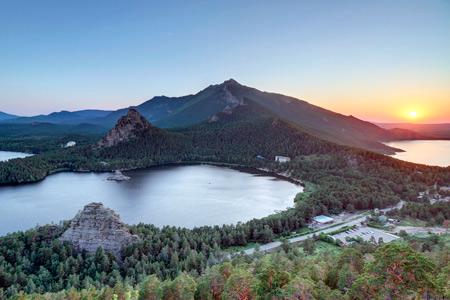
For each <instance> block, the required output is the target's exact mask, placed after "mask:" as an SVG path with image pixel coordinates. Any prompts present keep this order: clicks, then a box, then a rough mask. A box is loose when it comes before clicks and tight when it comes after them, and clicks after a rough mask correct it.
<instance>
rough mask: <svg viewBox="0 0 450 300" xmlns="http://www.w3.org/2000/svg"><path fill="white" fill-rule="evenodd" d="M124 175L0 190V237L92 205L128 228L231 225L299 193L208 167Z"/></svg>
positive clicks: (272, 181) (57, 179) (280, 183)
mask: <svg viewBox="0 0 450 300" xmlns="http://www.w3.org/2000/svg"><path fill="white" fill-rule="evenodd" d="M125 173H126V175H128V176H130V177H131V178H132V179H131V180H130V181H123V182H115V181H108V180H106V178H107V177H108V176H109V175H110V174H105V173H102V174H93V173H59V174H55V175H52V176H49V177H47V178H46V179H45V180H44V181H42V182H39V183H35V184H30V185H21V186H12V187H0V214H1V216H2V217H1V218H0V235H3V234H5V233H8V232H13V231H17V230H24V229H28V228H32V227H34V226H35V225H37V224H41V225H42V224H47V223H51V222H54V223H58V222H59V221H60V220H68V219H71V218H72V217H73V216H74V215H75V214H76V213H77V212H78V211H79V210H80V209H81V208H82V207H83V206H84V205H86V204H88V203H90V202H94V201H95V202H103V204H104V205H105V206H107V207H110V208H112V209H114V210H115V211H116V212H117V213H119V214H120V216H121V218H122V219H123V220H124V221H125V222H126V223H129V224H136V223H139V222H143V223H151V224H155V225H157V226H163V225H175V226H183V227H189V228H192V227H194V226H201V225H216V224H217V225H221V224H231V223H237V222H240V221H247V220H250V219H252V218H260V217H263V216H267V215H269V214H271V213H273V212H275V211H276V210H283V209H285V208H287V207H290V206H293V200H294V197H295V195H296V194H297V193H298V192H300V191H302V187H300V186H298V185H295V184H293V183H290V182H287V181H284V180H279V179H276V178H274V177H270V176H261V175H254V174H250V173H245V172H240V171H237V170H233V169H229V168H222V167H215V166H208V165H196V166H176V167H164V168H155V169H148V170H137V171H130V172H125Z"/></svg>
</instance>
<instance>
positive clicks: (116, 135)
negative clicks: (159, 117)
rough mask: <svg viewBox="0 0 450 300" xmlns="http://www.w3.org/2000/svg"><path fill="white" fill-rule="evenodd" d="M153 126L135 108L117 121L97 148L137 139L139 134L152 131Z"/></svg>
mask: <svg viewBox="0 0 450 300" xmlns="http://www.w3.org/2000/svg"><path fill="white" fill-rule="evenodd" d="M151 128H153V126H152V125H151V124H150V123H149V122H148V121H147V120H146V119H145V118H144V117H143V116H141V114H140V113H139V112H138V111H137V110H136V109H134V108H130V109H129V110H128V113H127V115H126V116H123V117H122V118H120V119H119V121H117V124H116V126H114V128H113V129H111V130H110V131H109V132H108V133H107V134H106V136H105V137H104V138H103V139H101V140H100V141H99V142H98V143H97V146H99V147H111V146H115V145H117V144H119V143H122V142H126V141H129V140H130V139H132V138H135V137H137V136H138V135H139V133H141V132H144V131H147V130H150V129H151Z"/></svg>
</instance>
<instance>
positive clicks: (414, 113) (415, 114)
mask: <svg viewBox="0 0 450 300" xmlns="http://www.w3.org/2000/svg"><path fill="white" fill-rule="evenodd" d="M408 116H409V117H410V118H411V119H415V118H417V111H410V112H409V113H408Z"/></svg>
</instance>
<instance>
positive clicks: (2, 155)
mask: <svg viewBox="0 0 450 300" xmlns="http://www.w3.org/2000/svg"><path fill="white" fill-rule="evenodd" d="M28 156H32V154H28V153H22V152H10V151H0V161H7V160H10V159H14V158H24V157H28Z"/></svg>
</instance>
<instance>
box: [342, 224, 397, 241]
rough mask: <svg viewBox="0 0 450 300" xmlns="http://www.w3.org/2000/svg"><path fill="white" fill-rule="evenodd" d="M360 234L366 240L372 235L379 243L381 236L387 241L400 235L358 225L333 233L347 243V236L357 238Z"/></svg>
mask: <svg viewBox="0 0 450 300" xmlns="http://www.w3.org/2000/svg"><path fill="white" fill-rule="evenodd" d="M358 236H359V237H361V238H362V239H363V240H365V241H370V240H371V237H372V236H373V237H374V239H375V242H376V243H378V241H379V239H380V238H382V239H383V242H385V243H388V242H391V241H394V240H396V239H399V237H398V236H396V235H394V234H391V233H388V232H385V231H383V230H380V229H376V228H372V227H367V226H358V227H357V228H355V229H349V230H348V231H346V232H342V233H338V234H335V235H333V238H334V239H338V240H341V241H342V242H343V243H344V244H345V245H347V244H348V243H349V242H348V241H347V237H348V238H356V237H358Z"/></svg>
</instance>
